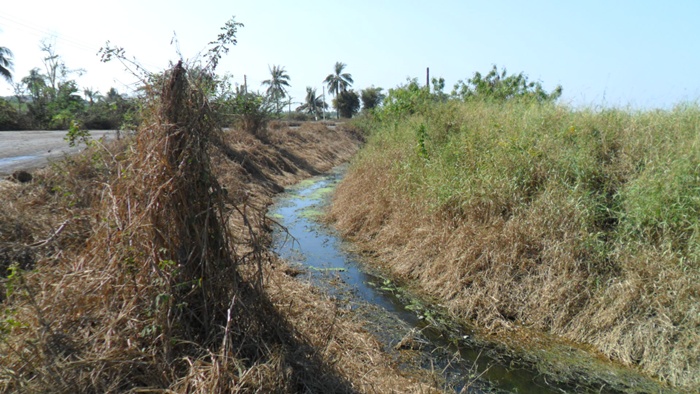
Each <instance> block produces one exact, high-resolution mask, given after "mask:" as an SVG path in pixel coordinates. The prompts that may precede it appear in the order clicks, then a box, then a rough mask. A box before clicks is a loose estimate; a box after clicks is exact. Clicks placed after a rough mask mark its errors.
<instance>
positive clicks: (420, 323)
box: [269, 168, 674, 393]
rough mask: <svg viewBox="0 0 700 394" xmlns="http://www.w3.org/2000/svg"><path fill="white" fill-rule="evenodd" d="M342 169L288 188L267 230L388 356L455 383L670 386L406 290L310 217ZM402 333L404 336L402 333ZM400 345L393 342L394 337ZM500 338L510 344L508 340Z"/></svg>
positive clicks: (635, 389)
mask: <svg viewBox="0 0 700 394" xmlns="http://www.w3.org/2000/svg"><path fill="white" fill-rule="evenodd" d="M343 174H344V171H343V169H342V168H340V169H337V170H336V171H335V172H333V173H331V174H328V175H325V176H321V177H317V178H313V179H309V180H306V181H303V182H301V183H299V184H298V185H297V186H295V187H292V188H289V189H288V190H287V191H286V192H285V193H283V194H282V195H281V196H280V197H279V198H278V199H277V202H276V203H275V204H274V205H273V206H272V207H271V208H270V211H269V212H270V213H269V215H270V216H271V217H273V218H274V219H275V221H276V222H278V223H280V224H281V225H282V226H284V227H285V228H286V231H284V230H283V229H281V228H276V229H275V230H274V232H273V251H274V252H276V253H277V254H278V255H280V256H281V257H282V258H284V259H285V260H287V261H289V262H290V263H291V264H296V265H298V266H299V268H302V270H304V271H305V272H306V276H307V278H308V279H309V280H311V281H312V283H314V284H315V285H317V286H318V287H319V288H320V289H323V290H324V291H326V292H327V293H328V295H329V296H331V297H333V298H335V299H336V301H337V303H338V304H339V305H340V306H341V307H344V308H348V309H352V310H354V311H355V312H356V313H358V314H360V315H361V316H362V317H363V318H364V319H365V320H366V321H367V322H368V323H367V325H366V327H365V328H366V329H367V331H369V332H371V333H372V334H374V335H375V336H376V338H377V339H378V340H379V341H380V342H381V343H382V344H383V345H384V349H385V351H387V352H388V353H389V354H390V355H392V356H393V357H394V359H395V361H396V363H397V364H398V365H400V366H402V367H405V368H408V369H410V368H416V367H418V368H424V369H427V370H428V371H432V372H434V373H439V374H440V375H442V378H443V379H444V381H445V385H446V386H447V387H449V388H451V389H454V390H455V391H456V392H474V393H482V392H488V393H494V392H499V393H501V392H506V393H514V392H517V393H562V392H565V393H569V392H571V393H579V392H595V393H620V392H622V393H667V392H674V390H673V389H672V388H669V387H667V386H664V385H663V384H660V383H659V382H657V381H655V380H653V379H650V378H648V377H646V376H643V375H642V374H640V373H639V372H637V371H636V370H634V369H632V368H626V367H623V366H621V365H618V364H613V363H611V362H609V361H606V360H603V359H601V358H598V357H596V356H595V355H594V354H591V353H589V352H587V351H585V350H583V349H580V348H579V347H576V346H574V345H573V344H568V343H565V342H562V341H561V340H555V339H554V338H551V337H547V336H546V335H544V334H541V337H540V336H539V335H540V334H534V333H531V335H535V336H536V337H537V338H539V339H538V340H535V341H533V342H532V344H527V343H522V341H521V340H517V339H515V345H516V347H518V348H520V347H522V349H517V350H516V349H514V348H512V347H510V348H506V347H505V346H504V345H503V342H502V340H503V339H504V338H498V337H490V336H483V335H479V334H477V333H475V332H473V331H471V330H470V329H469V328H468V327H466V326H465V325H464V324H459V323H456V322H454V321H452V320H451V319H450V318H448V317H447V314H446V313H445V312H443V311H442V310H441V308H440V307H439V306H434V305H430V304H429V303H428V302H426V301H425V300H423V299H420V298H419V297H416V296H415V295H413V294H411V293H410V292H409V291H407V290H405V289H404V287H403V286H401V284H400V283H399V284H397V283H395V281H393V280H392V279H390V278H388V275H386V274H382V273H379V272H377V271H376V270H375V269H374V268H373V267H371V266H370V265H369V264H363V263H362V259H361V258H359V257H358V256H357V255H355V254H353V253H351V252H349V251H348V244H347V243H344V242H343V241H341V239H340V237H339V236H338V235H337V234H336V233H335V232H334V230H333V229H332V228H329V227H328V226H325V225H322V224H320V223H319V222H318V221H317V220H316V219H317V218H318V216H319V215H320V214H322V212H323V210H324V208H325V207H326V206H327V205H328V203H329V197H330V195H331V194H332V192H333V190H334V189H335V186H336V185H337V183H338V182H339V181H340V180H341V178H342V175H343ZM407 339H410V340H407ZM400 343H401V344H404V345H406V346H401V347H400V348H399V349H397V344H400ZM509 343H511V344H513V340H510V341H509Z"/></svg>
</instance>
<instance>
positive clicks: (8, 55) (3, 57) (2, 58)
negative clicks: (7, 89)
mask: <svg viewBox="0 0 700 394" xmlns="http://www.w3.org/2000/svg"><path fill="white" fill-rule="evenodd" d="M12 66H13V63H12V51H11V50H9V49H8V48H5V47H0V76H2V77H3V78H5V80H6V81H7V82H8V83H12Z"/></svg>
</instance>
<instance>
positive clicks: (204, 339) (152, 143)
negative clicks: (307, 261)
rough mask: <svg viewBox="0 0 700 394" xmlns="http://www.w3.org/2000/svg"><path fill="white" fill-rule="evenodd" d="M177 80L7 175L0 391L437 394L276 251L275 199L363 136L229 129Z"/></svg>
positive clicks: (172, 74) (310, 129) (174, 74)
mask: <svg viewBox="0 0 700 394" xmlns="http://www.w3.org/2000/svg"><path fill="white" fill-rule="evenodd" d="M166 76H167V78H165V82H164V83H163V84H162V85H161V86H153V87H151V89H152V91H151V92H150V95H149V100H148V105H147V106H146V110H145V112H144V122H143V124H142V126H141V128H140V129H139V130H138V133H137V137H136V138H135V139H133V140H124V141H122V142H120V145H110V146H103V145H101V144H100V143H98V144H96V145H94V146H92V147H91V149H90V150H89V151H88V153H87V154H85V155H83V156H80V157H77V158H72V159H67V161H65V162H62V163H57V164H56V165H54V166H53V167H52V168H49V169H46V170H42V171H40V172H39V173H36V174H34V180H33V182H30V183H28V184H22V185H20V184H15V183H9V182H4V183H2V188H1V189H0V194H2V196H3V197H2V200H3V201H6V203H4V205H3V208H4V209H3V210H2V211H1V212H0V215H1V216H0V259H1V260H0V263H2V264H3V265H4V266H3V267H2V268H3V270H4V269H5V268H6V267H8V266H9V267H10V270H9V275H8V277H7V278H6V279H3V280H2V290H3V297H4V299H3V300H2V304H1V306H2V315H0V354H2V355H3V357H2V358H0V392H29V393H32V392H36V393H39V392H101V393H102V392H104V393H107V392H181V393H185V392H188V393H189V392H200V393H228V392H329V393H330V392H339V393H342V392H348V393H350V392H382V393H385V392H386V393H388V392H430V391H431V389H430V388H428V387H427V386H426V385H424V384H421V383H419V382H417V381H415V379H413V378H408V377H404V376H401V375H400V374H399V373H397V372H396V371H395V370H394V369H393V368H392V367H391V365H390V364H391V363H390V360H388V357H387V356H386V355H385V354H383V353H382V352H381V350H380V348H379V345H378V344H377V343H376V342H375V341H374V339H373V338H372V337H371V336H370V335H368V334H367V333H365V332H364V331H363V329H362V324H361V322H358V321H355V320H354V319H353V318H352V316H350V315H347V314H346V312H344V310H343V309H342V308H341V307H339V306H338V305H336V304H334V303H333V302H332V301H330V300H327V299H324V297H322V296H320V295H319V294H316V293H315V292H314V291H313V289H312V288H311V287H310V286H308V285H306V284H302V283H299V282H297V281H296V280H295V279H293V278H291V277H290V276H288V275H286V274H285V272H286V270H285V266H284V263H283V262H278V261H275V259H274V257H273V256H270V255H268V253H267V251H266V246H267V244H266V242H267V239H266V237H267V235H266V234H267V233H266V228H267V227H268V226H269V225H270V224H269V223H268V222H267V221H266V220H265V219H264V217H263V212H264V211H263V210H264V208H265V207H266V206H267V205H268V204H269V203H270V200H269V198H270V195H271V194H272V193H273V192H276V191H280V190H281V189H282V188H283V186H284V185H287V184H290V183H292V182H295V181H298V180H300V179H301V178H303V177H306V176H308V175H311V174H316V173H319V172H323V171H326V170H328V169H330V168H331V167H333V166H335V165H337V164H339V163H340V162H342V161H344V160H346V159H348V158H349V156H350V155H351V154H353V153H354V151H355V150H356V149H357V146H358V142H359V141H358V139H357V136H358V135H357V134H354V133H352V132H351V131H348V130H335V131H331V130H329V129H328V128H326V127H324V126H320V125H315V124H310V123H304V124H302V125H301V127H300V128H299V129H295V130H292V129H290V128H284V127H280V128H278V129H276V130H274V133H269V134H268V135H267V137H266V138H265V140H261V139H259V138H256V137H254V136H252V135H250V134H246V133H244V132H242V131H236V130H232V131H230V132H226V133H222V132H221V131H220V130H218V129H217V128H216V127H214V126H213V125H212V124H210V123H209V122H208V121H207V119H209V117H208V116H206V111H207V110H208V105H207V101H206V99H205V98H204V97H203V95H202V94H201V93H200V92H199V90H198V89H197V86H196V84H194V83H193V82H192V81H190V80H188V78H187V71H186V70H185V68H183V67H182V65H180V64H178V65H177V66H176V67H175V68H173V69H172V70H170V71H169V72H168V73H167V74H166ZM339 129H340V128H339Z"/></svg>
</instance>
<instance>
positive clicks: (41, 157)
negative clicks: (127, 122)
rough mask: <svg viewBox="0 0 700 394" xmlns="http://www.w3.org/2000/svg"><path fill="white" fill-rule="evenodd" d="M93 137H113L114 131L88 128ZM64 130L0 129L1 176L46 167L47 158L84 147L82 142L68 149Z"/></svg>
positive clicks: (57, 157)
mask: <svg viewBox="0 0 700 394" xmlns="http://www.w3.org/2000/svg"><path fill="white" fill-rule="evenodd" d="M90 135H91V136H92V138H93V139H98V138H100V137H103V136H104V137H105V139H112V138H114V137H115V136H116V131H114V130H94V131H90ZM65 136H66V131H65V130H59V131H45V130H28V131H0V176H5V175H9V174H11V173H12V172H14V171H17V170H30V169H35V168H39V167H43V166H45V165H46V164H47V163H48V162H49V160H52V159H54V160H57V159H60V158H61V157H63V155H65V154H74V153H77V152H79V151H80V150H82V149H84V148H85V145H84V144H81V145H80V146H78V147H73V148H71V147H70V146H68V142H66V141H65V140H64V137H65Z"/></svg>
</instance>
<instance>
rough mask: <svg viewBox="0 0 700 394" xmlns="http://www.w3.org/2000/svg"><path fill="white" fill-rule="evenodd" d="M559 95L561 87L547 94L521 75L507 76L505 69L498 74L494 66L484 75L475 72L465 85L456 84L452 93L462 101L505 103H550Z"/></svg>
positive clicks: (540, 85)
mask: <svg viewBox="0 0 700 394" xmlns="http://www.w3.org/2000/svg"><path fill="white" fill-rule="evenodd" d="M561 93H562V87H561V85H559V86H557V87H556V88H555V89H554V90H553V91H551V92H547V91H545V90H544V88H543V87H542V84H541V83H539V82H531V81H528V78H527V76H526V75H524V74H523V73H520V74H517V75H508V74H507V71H506V69H505V68H504V69H503V70H502V71H500V72H499V71H498V68H497V67H496V66H495V65H494V66H493V68H492V69H491V71H489V72H488V73H487V74H486V75H482V74H481V73H480V72H478V71H477V72H475V73H474V76H473V77H472V78H470V79H468V80H467V82H466V83H464V82H463V81H459V82H457V84H455V86H454V89H453V91H452V95H453V96H454V97H457V98H460V99H462V100H464V101H468V100H472V99H482V100H495V101H506V100H510V99H516V98H518V99H534V100H537V101H539V102H551V101H556V100H557V99H558V98H559V97H560V96H561Z"/></svg>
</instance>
